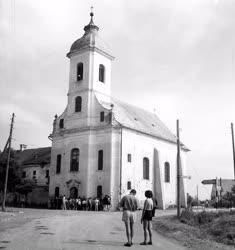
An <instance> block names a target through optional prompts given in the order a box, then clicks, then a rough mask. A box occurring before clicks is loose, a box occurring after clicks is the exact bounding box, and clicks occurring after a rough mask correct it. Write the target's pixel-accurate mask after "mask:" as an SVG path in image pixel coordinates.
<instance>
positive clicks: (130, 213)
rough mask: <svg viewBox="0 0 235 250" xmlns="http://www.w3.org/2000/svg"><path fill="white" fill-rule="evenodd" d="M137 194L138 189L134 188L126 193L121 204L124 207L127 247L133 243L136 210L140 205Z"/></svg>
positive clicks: (123, 219) (123, 216) (123, 218)
mask: <svg viewBox="0 0 235 250" xmlns="http://www.w3.org/2000/svg"><path fill="white" fill-rule="evenodd" d="M135 195H136V190H135V189H132V190H131V192H130V194H128V195H125V196H124V197H123V198H122V199H121V202H120V206H121V207H122V208H123V214H122V221H123V222H124V223H125V227H126V237H127V243H125V244H124V246H126V247H131V246H132V244H133V243H132V239H133V236H134V228H133V226H134V222H135V211H136V210H137V208H138V206H139V202H138V200H137V198H136V197H135Z"/></svg>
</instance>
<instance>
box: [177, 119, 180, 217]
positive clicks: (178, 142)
mask: <svg viewBox="0 0 235 250" xmlns="http://www.w3.org/2000/svg"><path fill="white" fill-rule="evenodd" d="M176 130H177V217H178V218H179V217H180V129H179V120H177V121H176Z"/></svg>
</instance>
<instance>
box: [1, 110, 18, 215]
mask: <svg viewBox="0 0 235 250" xmlns="http://www.w3.org/2000/svg"><path fill="white" fill-rule="evenodd" d="M14 118H15V114H14V113H13V114H12V118H11V126H10V135H9V139H8V154H7V167H6V176H5V186H4V193H3V201H2V211H3V212H5V211H6V207H5V203H6V195H7V181H8V172H9V164H10V156H11V139H12V131H13V124H14Z"/></svg>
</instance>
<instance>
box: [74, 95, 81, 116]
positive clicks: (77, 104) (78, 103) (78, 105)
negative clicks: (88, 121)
mask: <svg viewBox="0 0 235 250" xmlns="http://www.w3.org/2000/svg"><path fill="white" fill-rule="evenodd" d="M81 110H82V97H81V96H77V97H76V98H75V112H81Z"/></svg>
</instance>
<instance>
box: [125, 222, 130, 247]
mask: <svg viewBox="0 0 235 250" xmlns="http://www.w3.org/2000/svg"><path fill="white" fill-rule="evenodd" d="M125 227H126V237H127V242H128V243H130V233H129V225H128V221H125Z"/></svg>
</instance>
